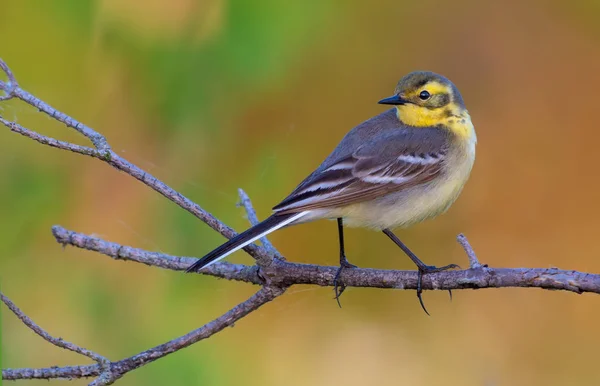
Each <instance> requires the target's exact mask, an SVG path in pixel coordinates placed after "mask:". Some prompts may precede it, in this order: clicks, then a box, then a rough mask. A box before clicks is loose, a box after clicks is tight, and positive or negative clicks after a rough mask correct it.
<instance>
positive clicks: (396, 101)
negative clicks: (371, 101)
mask: <svg viewBox="0 0 600 386" xmlns="http://www.w3.org/2000/svg"><path fill="white" fill-rule="evenodd" d="M377 103H379V104H380V105H404V104H406V103H408V101H407V100H406V99H402V98H401V97H400V95H394V96H391V97H389V98H385V99H382V100H380V101H379V102H377Z"/></svg>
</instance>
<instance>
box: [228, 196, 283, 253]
mask: <svg viewBox="0 0 600 386" xmlns="http://www.w3.org/2000/svg"><path fill="white" fill-rule="evenodd" d="M238 195H239V196H240V204H241V205H242V206H243V207H244V209H245V210H246V215H247V216H248V221H250V225H252V226H254V225H257V224H258V223H259V222H260V221H259V220H258V216H257V215H256V211H255V210H254V207H253V206H252V201H250V197H248V195H247V194H246V192H244V190H243V189H242V188H239V189H238ZM260 242H261V244H262V245H263V247H264V248H265V249H266V250H267V251H269V253H272V254H273V255H274V256H275V257H276V258H278V259H283V256H281V254H280V253H279V251H278V250H277V248H275V247H274V246H273V244H271V242H270V241H269V239H267V236H265V237H262V238H261V239H260Z"/></svg>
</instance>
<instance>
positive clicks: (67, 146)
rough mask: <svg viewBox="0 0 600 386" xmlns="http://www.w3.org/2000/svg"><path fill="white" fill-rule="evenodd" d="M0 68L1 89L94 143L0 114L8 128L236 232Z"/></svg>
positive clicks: (263, 256) (253, 249) (258, 254)
mask: <svg viewBox="0 0 600 386" xmlns="http://www.w3.org/2000/svg"><path fill="white" fill-rule="evenodd" d="M0 68H1V69H3V70H4V71H5V72H6V73H7V76H8V77H9V82H8V83H9V84H7V83H5V82H1V81H0V89H2V90H4V91H5V92H6V93H8V94H9V95H10V96H11V97H12V96H14V97H16V98H19V99H21V100H22V101H24V102H26V103H28V104H30V105H31V106H34V107H35V108H37V109H39V110H40V111H41V112H43V113H45V114H48V115H49V116H50V117H51V118H54V119H56V120H58V121H60V122H62V123H64V124H65V125H67V126H68V127H71V128H74V129H75V130H77V131H78V132H80V133H81V134H83V135H84V136H86V137H87V138H89V139H90V141H92V143H93V144H94V146H95V149H93V148H90V147H86V146H80V145H76V144H72V143H69V142H65V141H60V140H57V139H54V138H51V137H47V136H44V135H41V134H39V133H37V132H35V131H33V130H30V129H27V128H25V127H23V126H21V125H19V124H17V123H16V122H12V121H9V120H6V119H5V118H4V117H2V116H0V123H2V124H4V125H5V126H6V127H8V128H9V129H10V130H11V131H13V132H15V133H18V134H21V135H23V136H26V137H28V138H31V139H33V140H35V141H37V142H40V143H42V144H44V145H48V146H51V147H55V148H58V149H63V150H69V151H72V152H74V153H79V154H82V155H86V156H90V157H94V158H96V159H99V160H102V161H104V162H106V163H108V164H109V165H111V166H112V167H114V168H115V169H118V170H120V171H122V172H125V173H127V174H129V175H130V176H132V177H133V178H135V179H137V180H139V181H141V182H142V183H144V184H145V185H147V186H149V187H150V188H152V189H154V190H155V191H157V192H158V193H160V194H162V195H163V196H164V197H166V198H167V199H168V200H170V201H172V202H174V203H175V204H177V205H179V206H180V207H181V208H183V209H185V210H187V211H188V212H190V213H191V214H192V215H194V216H196V217H197V218H198V219H200V220H201V221H202V222H204V223H205V224H207V225H208V226H209V227H211V228H212V229H214V230H215V231H217V232H219V233H220V234H222V235H223V236H225V237H227V238H232V237H234V236H236V235H237V233H236V232H235V231H234V230H233V229H231V228H230V227H228V226H227V225H225V224H223V223H222V222H221V221H219V220H218V219H217V218H216V217H214V216H213V215H212V214H211V213H209V212H207V211H205V210H204V209H202V208H201V207H200V205H198V204H196V203H195V202H193V201H192V200H190V199H189V198H187V197H185V196H184V195H183V194H181V193H179V192H177V191H176V190H174V189H173V188H171V187H170V186H168V185H167V184H165V183H164V182H162V181H161V180H159V179H158V178H156V177H154V176H153V175H151V174H150V173H148V172H146V171H145V170H142V169H141V168H139V167H138V166H136V165H134V164H132V163H131V162H129V161H127V160H126V159H124V158H122V157H120V156H119V155H118V154H117V153H115V152H114V151H113V150H111V148H110V145H109V144H108V142H107V141H106V138H104V136H102V135H100V134H99V133H98V132H96V131H94V130H93V129H91V128H90V127H88V126H86V125H84V124H82V123H81V122H78V121H77V120H75V119H73V118H71V117H70V116H68V115H66V114H64V113H62V112H60V111H58V110H56V109H55V108H54V107H52V106H50V105H48V104H47V103H46V102H44V101H42V100H40V99H39V98H37V97H35V96H33V95H32V94H30V93H28V92H27V91H25V90H23V89H21V88H20V87H18V86H15V84H17V83H16V80H15V82H14V83H13V82H12V81H11V80H10V79H14V75H13V74H12V72H10V69H9V68H8V66H7V65H6V63H5V62H3V61H2V59H0ZM7 70H8V71H7ZM244 251H246V252H247V253H248V254H250V255H251V256H252V257H254V258H255V259H257V260H258V261H259V263H260V265H262V266H266V265H269V264H270V261H271V260H272V259H273V255H272V254H271V253H269V251H267V250H266V249H265V248H263V247H260V246H257V245H254V244H251V245H247V246H246V247H244Z"/></svg>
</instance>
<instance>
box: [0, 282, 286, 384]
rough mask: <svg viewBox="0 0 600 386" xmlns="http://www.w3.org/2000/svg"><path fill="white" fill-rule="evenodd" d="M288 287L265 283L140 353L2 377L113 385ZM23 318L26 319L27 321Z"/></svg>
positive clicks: (17, 371)
mask: <svg viewBox="0 0 600 386" xmlns="http://www.w3.org/2000/svg"><path fill="white" fill-rule="evenodd" d="M285 289H286V288H285V287H262V288H261V289H260V290H259V291H258V292H257V293H255V294H254V295H252V296H251V297H250V298H249V299H248V300H246V301H245V302H243V303H240V304H238V305H237V306H235V307H233V308H232V309H231V310H229V311H228V312H226V313H225V314H223V315H221V316H219V317H218V318H216V319H215V320H213V321H211V322H209V323H207V324H205V325H204V326H202V327H200V328H198V329H196V330H193V331H191V332H189V333H187V334H185V335H183V336H181V337H179V338H176V339H173V340H171V341H169V342H167V343H164V344H161V345H159V346H156V347H153V348H151V349H148V350H146V351H142V352H141V353H139V354H137V355H134V356H131V357H129V358H125V359H122V360H120V361H117V362H110V361H108V360H107V359H105V358H104V357H101V356H99V355H98V354H93V355H96V356H97V357H98V358H101V359H102V360H103V362H102V365H100V364H97V365H90V366H67V367H51V368H43V369H4V370H2V379H6V380H18V379H52V378H60V379H75V378H84V377H98V378H97V379H95V380H94V381H93V382H91V383H90V386H99V385H111V384H112V383H114V382H115V381H116V380H117V379H119V378H121V377H123V375H125V374H127V373H128V372H130V371H133V370H135V369H137V368H138V367H141V366H144V365H146V364H148V363H151V362H154V361H155V360H157V359H160V358H162V357H165V356H167V355H169V354H171V353H174V352H175V351H179V350H181V349H184V348H186V347H189V346H191V345H192V344H194V343H196V342H199V341H201V340H204V339H206V338H209V337H211V336H212V335H214V334H216V333H218V332H219V331H221V330H223V329H224V328H225V327H229V326H232V325H233V324H234V323H235V322H237V321H238V320H240V319H241V318H243V317H244V316H246V315H248V314H249V313H251V312H252V311H254V310H256V309H258V308H259V307H261V306H262V305H263V304H265V303H268V302H270V301H271V300H273V299H275V298H276V297H278V296H280V295H282V294H283V293H284V292H285ZM1 296H2V301H4V302H5V303H6V304H7V305H9V304H10V305H9V308H11V310H13V307H14V308H15V309H16V310H17V311H18V312H19V313H17V312H15V311H13V312H15V314H17V316H18V317H19V319H21V318H22V317H24V318H25V319H26V320H30V319H29V318H27V316H24V315H23V314H22V313H21V312H20V310H18V308H16V306H15V305H14V304H13V303H12V302H11V301H10V300H9V299H8V298H6V297H5V296H4V295H1ZM21 320H23V319H21ZM23 322H24V323H25V321H23ZM31 323H33V322H31ZM26 324H27V323H26ZM28 326H29V325H28ZM36 328H37V329H39V330H40V331H43V330H41V328H39V327H37V326H36ZM32 329H33V328H32ZM34 331H35V330H34ZM36 333H37V331H36ZM38 334H39V333H38ZM46 335H47V334H46ZM42 337H44V336H42ZM48 337H49V335H48ZM50 338H51V339H54V340H53V341H51V340H49V339H48V338H47V337H44V339H46V340H48V341H49V342H51V343H52V344H55V345H57V346H59V347H63V346H61V342H63V343H64V341H62V340H60V339H59V340H58V341H57V340H56V338H52V337H50ZM69 345H72V346H69V347H70V348H69V347H63V348H67V349H69V350H72V351H75V352H78V353H80V354H82V355H86V356H89V357H90V358H91V357H92V356H90V355H91V354H89V353H90V351H88V350H86V349H83V348H80V347H79V346H75V345H73V344H72V343H69ZM86 353H87V354H86Z"/></svg>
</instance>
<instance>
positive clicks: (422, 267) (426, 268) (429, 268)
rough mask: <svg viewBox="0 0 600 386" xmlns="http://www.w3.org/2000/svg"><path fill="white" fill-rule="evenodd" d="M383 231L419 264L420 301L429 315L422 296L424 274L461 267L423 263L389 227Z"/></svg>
mask: <svg viewBox="0 0 600 386" xmlns="http://www.w3.org/2000/svg"><path fill="white" fill-rule="evenodd" d="M383 233H385V235H386V236H387V237H389V238H390V239H392V241H393V242H394V243H395V244H396V245H397V246H399V247H400V249H402V251H403V252H404V253H405V254H406V256H408V257H409V258H410V259H411V260H412V261H413V263H415V265H416V266H417V268H418V270H419V276H418V279H417V297H418V298H419V303H421V307H422V308H423V311H425V313H426V314H427V315H429V312H427V309H426V308H425V304H423V298H422V296H421V294H422V293H423V288H422V286H421V285H422V280H423V275H425V274H428V273H434V272H442V271H446V270H448V269H452V268H460V267H459V266H458V265H456V264H448V265H445V266H443V267H439V268H438V267H436V266H433V265H427V264H425V263H423V262H422V261H421V260H420V259H419V258H418V257H417V256H416V255H415V254H414V253H413V252H412V251H411V250H410V249H408V247H407V246H406V245H405V244H404V243H403V242H402V241H400V239H399V238H398V237H397V236H396V235H395V234H393V233H392V231H391V230H389V229H384V230H383ZM450 299H452V291H450Z"/></svg>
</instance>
